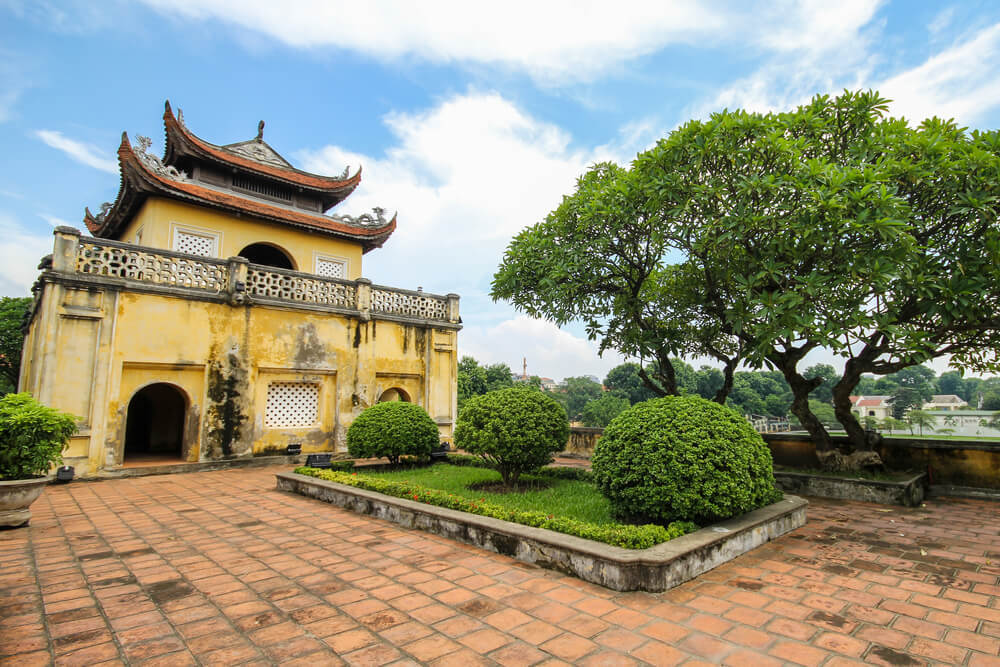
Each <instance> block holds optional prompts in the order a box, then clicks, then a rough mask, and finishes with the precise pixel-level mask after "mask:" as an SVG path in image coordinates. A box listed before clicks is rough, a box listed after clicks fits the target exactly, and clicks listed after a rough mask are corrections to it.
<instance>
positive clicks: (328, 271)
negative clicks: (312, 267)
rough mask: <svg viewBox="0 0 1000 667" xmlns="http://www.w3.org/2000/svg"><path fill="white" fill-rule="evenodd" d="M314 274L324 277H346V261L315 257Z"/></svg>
mask: <svg viewBox="0 0 1000 667" xmlns="http://www.w3.org/2000/svg"><path fill="white" fill-rule="evenodd" d="M316 275H318V276H323V277H324V278H346V277H347V262H342V261H339V260H336V259H325V258H323V257H317V258H316Z"/></svg>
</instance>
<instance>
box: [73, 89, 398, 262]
mask: <svg viewBox="0 0 1000 667" xmlns="http://www.w3.org/2000/svg"><path fill="white" fill-rule="evenodd" d="M163 123H164V129H165V131H166V136H167V150H166V153H165V154H164V156H163V158H162V159H161V158H159V157H157V156H155V155H152V154H150V153H148V152H147V150H148V148H149V146H150V143H151V142H150V141H149V139H146V138H145V137H139V145H138V147H133V145H132V143H131V142H130V141H129V138H128V135H127V134H125V133H122V142H121V145H120V146H119V147H118V163H119V166H120V169H121V186H120V188H119V190H118V196H117V198H116V199H115V202H114V203H113V204H105V205H103V206H102V207H101V209H102V210H101V212H100V213H99V214H97V215H94V214H92V213H91V212H90V210H89V209H87V210H86V214H85V216H84V223H85V224H86V225H87V229H89V230H90V231H91V233H93V234H94V236H98V237H102V238H116V237H117V234H118V233H119V232H121V230H123V229H124V228H125V226H126V225H127V223H128V222H129V220H131V219H132V217H133V216H134V215H135V214H136V213H138V211H139V208H140V206H141V205H142V203H143V202H144V201H145V200H146V198H147V197H148V196H151V195H157V196H163V197H168V198H171V199H179V200H182V201H188V202H191V203H195V204H200V205H203V206H207V207H210V208H214V209H218V210H223V211H227V212H230V213H237V214H240V215H245V216H249V217H253V218H257V219H260V220H264V221H267V222H275V223H281V224H287V225H291V226H294V227H299V228H301V229H304V230H308V231H310V232H315V233H320V234H325V235H330V236H336V237H340V238H346V239H351V240H355V241H358V242H360V243H362V245H363V247H364V250H365V252H367V251H368V250H371V249H372V248H377V247H380V246H381V245H382V244H383V243H384V242H385V240H386V239H387V238H388V237H389V235H390V234H392V232H393V231H394V230H395V228H396V217H395V216H393V217H392V218H391V219H389V220H387V219H386V218H385V217H383V215H382V209H375V210H374V215H372V214H364V215H360V216H349V215H339V216H337V215H323V214H322V212H323V211H326V210H327V209H329V208H330V207H331V206H334V205H336V204H338V203H340V202H341V201H343V200H344V199H345V198H347V196H348V195H349V194H350V193H351V192H353V190H354V189H355V188H356V187H357V186H358V184H359V183H360V182H361V169H360V168H359V169H358V170H357V172H355V173H354V175H353V176H350V175H349V169H345V170H344V173H343V174H342V175H341V176H340V177H339V178H333V177H328V176H319V175H317V174H310V173H308V172H305V171H302V170H299V169H295V168H294V167H292V166H291V164H290V163H289V162H288V161H287V160H285V159H284V158H283V157H281V155H280V154H278V152H277V151H275V150H274V149H273V148H271V146H270V145H268V144H267V143H266V142H265V141H264V139H263V128H264V122H263V121H261V122H260V125H259V126H258V131H257V136H256V137H255V138H254V139H251V140H249V141H242V142H239V143H235V144H228V145H225V146H217V145H215V144H211V143H209V142H207V141H204V140H203V139H200V138H198V137H196V136H195V135H194V134H192V133H191V132H190V131H188V129H187V128H186V127H185V125H184V122H183V116H181V117H175V116H174V114H173V112H172V110H171V108H170V102H169V101H168V102H167V103H166V110H165V112H164V114H163Z"/></svg>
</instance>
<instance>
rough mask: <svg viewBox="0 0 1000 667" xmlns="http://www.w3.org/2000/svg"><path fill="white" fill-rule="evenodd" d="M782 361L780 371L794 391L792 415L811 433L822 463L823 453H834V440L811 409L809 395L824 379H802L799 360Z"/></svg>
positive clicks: (810, 435)
mask: <svg viewBox="0 0 1000 667" xmlns="http://www.w3.org/2000/svg"><path fill="white" fill-rule="evenodd" d="M772 361H773V360H772ZM782 361H783V363H781V364H780V365H779V369H780V370H781V373H782V375H784V376H785V381H786V382H788V386H789V387H790V388H791V390H792V397H793V398H792V408H791V409H792V414H794V415H795V416H796V417H798V420H799V423H800V424H802V426H803V428H805V429H806V431H808V432H809V437H811V438H812V441H813V444H814V445H815V446H816V454H817V456H820V461H822V456H821V452H831V451H833V440H831V439H830V434H829V433H828V432H827V430H826V427H824V426H823V424H822V422H820V420H819V419H818V418H817V417H816V415H814V414H813V412H812V410H810V409H809V393H810V392H811V391H812V390H813V389H815V388H816V387H818V386H819V385H821V384H823V378H812V379H811V380H808V379H806V378H804V377H802V376H801V375H800V374H799V372H798V371H797V370H796V366H797V365H798V359H785V360H782Z"/></svg>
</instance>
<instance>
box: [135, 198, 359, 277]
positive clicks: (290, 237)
mask: <svg viewBox="0 0 1000 667" xmlns="http://www.w3.org/2000/svg"><path fill="white" fill-rule="evenodd" d="M175 225H182V226H184V227H191V228H194V229H196V230H203V231H208V232H215V233H217V234H220V238H219V254H218V257H219V258H221V259H225V258H227V257H235V256H236V255H239V254H240V251H241V250H243V248H245V247H247V246H248V245H250V244H252V243H269V244H272V245H276V246H278V247H280V248H281V249H282V250H284V251H285V252H286V253H287V254H288V255H289V256H290V257H291V258H292V262H293V264H294V268H295V270H296V271H303V272H305V273H315V256H316V254H321V255H325V256H330V257H335V258H342V259H346V260H347V278H349V279H350V280H356V279H357V278H359V277H361V275H362V274H361V254H362V252H361V245H360V244H358V243H353V242H351V241H341V240H339V239H334V238H330V237H328V236H323V235H320V234H314V233H310V232H308V231H305V230H300V229H296V228H294V227H288V226H284V225H276V224H274V225H272V224H268V223H266V222H259V221H255V220H251V219H247V218H236V217H234V216H230V215H226V214H225V213H221V212H217V211H212V210H210V209H205V208H200V207H197V206H192V205H190V204H184V203H181V202H177V201H173V200H170V199H162V198H160V197H150V198H149V199H148V200H147V201H146V203H145V204H143V206H142V209H141V210H140V211H139V213H138V215H136V216H135V218H134V219H133V220H132V222H131V223H129V225H128V226H126V227H125V229H124V230H123V231H122V232H121V234H120V235H119V238H118V239H116V240H119V241H123V242H125V243H135V242H136V233H137V232H138V231H139V230H140V229H141V230H142V240H141V245H144V246H149V247H151V248H161V249H164V250H173V249H174V248H173V247H172V245H173V229H174V226H175Z"/></svg>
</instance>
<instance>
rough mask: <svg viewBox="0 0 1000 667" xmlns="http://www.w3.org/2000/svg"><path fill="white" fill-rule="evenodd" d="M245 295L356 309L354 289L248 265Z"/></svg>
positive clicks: (344, 283) (305, 276) (349, 285)
mask: <svg viewBox="0 0 1000 667" xmlns="http://www.w3.org/2000/svg"><path fill="white" fill-rule="evenodd" d="M247 294H249V295H250V296H266V297H271V298H273V299H282V300H284V301H297V302H300V303H315V304H321V305H326V306H334V307H337V308H351V309H353V308H355V307H356V303H355V299H356V296H355V287H354V285H352V284H350V283H346V282H342V281H337V280H333V279H328V278H322V277H320V276H309V275H302V274H300V273H294V272H291V271H281V270H273V269H269V268H264V267H260V266H254V265H251V266H250V268H249V270H248V272H247Z"/></svg>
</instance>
